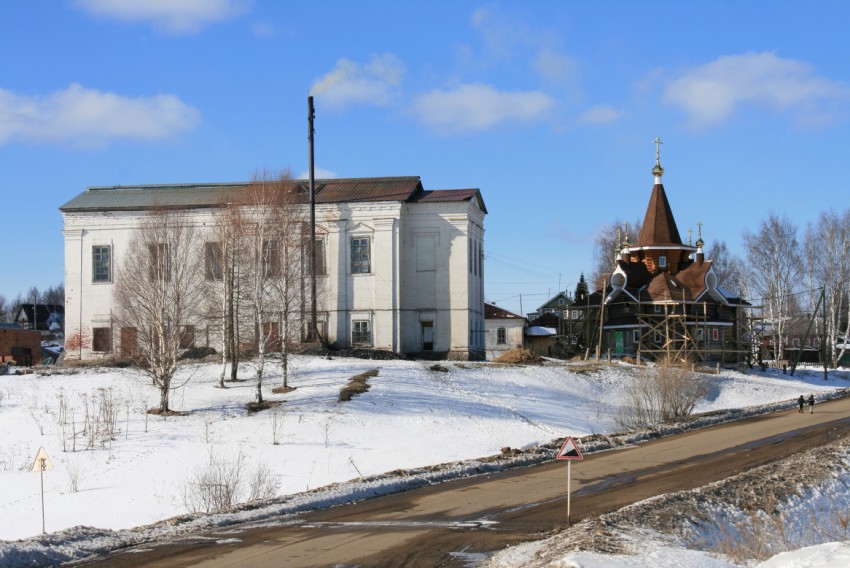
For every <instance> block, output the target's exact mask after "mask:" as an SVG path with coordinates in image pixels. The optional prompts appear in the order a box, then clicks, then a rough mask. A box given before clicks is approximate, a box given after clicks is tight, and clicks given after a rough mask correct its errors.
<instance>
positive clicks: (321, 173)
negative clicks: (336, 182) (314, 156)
mask: <svg viewBox="0 0 850 568" xmlns="http://www.w3.org/2000/svg"><path fill="white" fill-rule="evenodd" d="M313 175H314V176H316V177H315V179H336V178H338V177H339V176H338V175H336V173H334V172H332V171H330V170H323V169H322V168H316V167H314V168H313ZM309 178H310V170H305V171H303V172H301V174H300V175H299V176H298V179H309Z"/></svg>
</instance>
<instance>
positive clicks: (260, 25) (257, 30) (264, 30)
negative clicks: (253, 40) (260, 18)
mask: <svg viewBox="0 0 850 568" xmlns="http://www.w3.org/2000/svg"><path fill="white" fill-rule="evenodd" d="M251 33H252V34H254V35H255V36H256V37H260V38H266V39H267V38H271V37H274V36H276V35H277V29H276V28H275V27H274V26H273V25H271V24H269V23H268V22H254V23H253V24H251Z"/></svg>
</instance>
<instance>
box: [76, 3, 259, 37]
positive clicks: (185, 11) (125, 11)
mask: <svg viewBox="0 0 850 568" xmlns="http://www.w3.org/2000/svg"><path fill="white" fill-rule="evenodd" d="M76 4H77V5H78V6H79V7H80V8H82V9H83V10H85V11H87V12H89V13H90V14H93V15H95V16H99V17H104V18H113V19H116V20H120V21H122V22H149V23H151V24H153V25H154V26H155V27H156V28H158V29H160V30H162V31H164V32H166V33H172V34H186V33H197V32H199V31H201V30H202V29H203V28H205V27H207V26H208V25H210V24H214V23H216V22H221V21H224V20H227V19H229V18H233V17H235V16H238V15H240V14H242V13H243V12H245V11H246V10H247V8H248V4H249V0H76Z"/></svg>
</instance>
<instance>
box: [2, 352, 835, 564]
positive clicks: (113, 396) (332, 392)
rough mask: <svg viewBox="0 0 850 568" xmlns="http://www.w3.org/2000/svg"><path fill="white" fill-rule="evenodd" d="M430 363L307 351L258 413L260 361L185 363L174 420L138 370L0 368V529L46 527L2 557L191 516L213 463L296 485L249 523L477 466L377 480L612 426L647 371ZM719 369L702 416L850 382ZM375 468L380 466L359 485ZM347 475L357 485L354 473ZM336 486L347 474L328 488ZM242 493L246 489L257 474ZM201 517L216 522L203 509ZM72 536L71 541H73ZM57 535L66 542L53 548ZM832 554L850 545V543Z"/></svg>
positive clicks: (14, 560)
mask: <svg viewBox="0 0 850 568" xmlns="http://www.w3.org/2000/svg"><path fill="white" fill-rule="evenodd" d="M432 364H433V363H427V362H416V361H369V360H361V359H343V358H334V359H327V358H323V357H297V358H296V359H295V363H294V368H295V372H294V375H293V376H291V378H290V385H291V386H294V387H297V388H296V390H294V391H292V392H290V393H287V394H285V395H275V394H272V393H271V388H272V387H274V386H277V385H278V384H279V381H280V376H279V375H272V376H271V377H270V378H268V377H267V380H266V385H267V387H268V392H267V393H266V396H267V398H268V399H270V400H279V401H283V402H282V404H281V405H280V406H279V407H278V408H277V409H275V410H267V411H263V412H258V413H255V414H248V412H247V411H246V408H245V405H246V403H248V402H250V401H251V400H252V395H253V387H254V385H253V382H252V381H251V380H250V377H251V376H252V375H253V371H252V369H251V367H250V365H246V366H245V368H244V369H241V376H243V377H245V378H246V379H249V380H246V381H245V382H240V383H228V386H229V388H227V389H219V388H216V386H215V385H216V384H217V376H218V371H219V369H218V366H216V365H213V364H201V365H196V366H191V367H190V366H187V367H185V368H183V369H182V371H181V377H180V379H179V380H178V381H177V384H180V383H182V382H184V381H187V382H186V385H185V387H183V388H180V389H179V390H177V391H176V392H175V393H174V396H173V400H172V408H173V409H175V410H181V411H185V412H186V413H187V414H186V415H185V416H177V417H169V418H160V417H158V416H153V415H148V414H147V413H146V412H145V410H146V409H147V408H150V407H153V406H156V404H157V401H158V391H157V390H156V389H155V388H154V387H153V386H151V385H150V383H149V381H148V380H147V379H145V378H144V377H143V376H142V375H140V374H138V373H136V372H134V371H132V370H118V369H97V368H94V369H78V370H74V371H71V372H69V373H67V374H66V373H62V374H59V373H54V374H52V375H22V376H2V377H0V433H2V440H3V441H2V445H0V539H3V540H5V541H15V540H18V539H28V538H29V537H36V538H32V539H30V540H25V541H23V542H3V540H0V566H11V565H19V564H22V563H25V562H30V563H31V564H29V565H37V564H39V563H41V564H45V563H51V562H54V563H55V562H57V561H58V560H61V559H63V558H64V559H68V558H73V557H78V556H79V555H80V554H82V553H81V552H80V550H82V549H85V548H86V547H85V546H81V545H80V542H81V541H82V540H84V539H85V538H86V537H85V535H86V534H91V535H96V536H97V539H100V540H102V541H103V544H101V545H96V546H89V547H88V548H87V549H88V550H102V549H105V548H108V547H109V546H112V545H114V544H110V543H109V542H110V538H111V537H110V534H111V533H110V532H109V531H98V530H94V529H73V528H72V527H79V526H84V527H96V528H97V529H111V530H117V529H128V528H131V527H138V526H139V525H150V524H151V523H156V522H157V521H161V520H163V519H167V518H170V517H173V516H176V515H182V514H184V513H187V512H188V508H187V501H192V499H191V487H192V482H193V480H194V479H195V478H196V477H197V475H198V474H199V473H200V472H202V471H203V470H205V469H206V468H207V466H208V465H209V463H210V462H211V461H214V462H216V463H218V464H234V463H236V462H240V463H241V464H242V475H241V477H242V478H244V479H246V480H248V479H251V478H252V477H253V476H254V475H255V474H257V473H258V472H259V473H260V474H262V473H263V472H267V473H271V474H272V476H273V478H274V479H275V480H276V483H277V486H276V490H275V493H276V495H277V496H279V497H283V496H292V497H289V498H287V499H278V501H277V503H278V504H277V505H276V506H277V507H278V508H277V509H274V508H272V509H271V510H269V509H265V510H264V509H259V510H255V512H253V513H252V512H250V511H243V512H240V513H239V514H238V515H241V516H239V519H242V520H246V519H250V518H257V517H258V516H260V517H261V516H263V515H271V514H275V512H286V511H292V510H297V506H298V503H307V502H312V503H331V502H337V501H340V500H344V499H346V498H350V496H351V495H359V494H362V492H363V491H364V489H363V488H364V487H368V488H369V489H368V492H372V493H378V492H385V491H389V490H392V489H394V488H398V487H400V486H401V485H400V484H402V483H423V482H428V480H433V479H440V478H446V477H451V476H452V475H459V474H464V473H466V472H468V471H469V470H470V469H474V467H473V468H466V467H464V466H463V465H462V464H460V465H457V464H456V465H453V466H448V467H444V468H428V469H427V471H428V472H429V473H427V474H423V475H422V476H420V477H419V478H417V479H418V480H419V481H416V480H414V477H415V476H407V477H406V478H405V479H406V481H400V480H399V479H398V476H395V477H393V476H390V477H388V478H381V477H380V474H382V473H385V472H391V471H393V470H398V469H405V470H410V469H414V468H426V467H427V466H432V465H435V464H445V463H447V462H459V461H463V460H473V459H475V458H480V457H483V456H490V455H494V454H499V453H500V450H501V449H502V448H505V447H511V448H528V447H531V446H536V445H538V444H543V443H549V442H552V441H553V440H555V439H557V438H562V437H564V436H567V435H570V436H573V437H581V436H586V435H589V434H595V433H610V432H615V431H616V430H617V427H616V424H615V421H614V416H615V415H616V413H617V411H618V408H619V406H618V405H619V402H620V393H622V390H623V386H624V384H625V383H626V382H627V381H629V380H630V377H632V376H633V373H634V372H635V369H634V368H633V367H630V366H625V365H616V364H614V365H587V364H555V363H548V364H547V365H544V366H499V365H492V364H475V363H464V364H455V363H446V364H444V365H445V367H447V368H448V372H439V371H433V370H430V369H429V367H430V366H431V365H432ZM267 369H268V367H267ZM372 369H377V370H378V371H379V372H378V375H377V376H375V377H372V378H371V379H369V384H370V386H371V389H370V390H369V391H368V392H366V393H364V394H362V395H359V396H357V397H355V398H354V399H353V400H351V401H349V402H338V401H337V397H338V394H339V391H340V389H341V388H342V387H343V386H344V385H346V383H347V382H348V380H349V379H350V378H351V377H353V376H354V375H357V374H359V373H362V372H365V371H369V370H372ZM708 377H709V380H710V381H711V389H710V393H709V396H708V397H707V399H706V400H704V401H703V402H701V403H700V404H699V405H698V407H697V408H696V412H706V411H711V410H718V409H729V408H742V407H747V406H755V405H763V404H768V403H774V402H783V401H790V400H791V399H795V398H796V397H798V396H799V395H800V394H806V395H808V394H809V393H814V394H815V396H816V397H823V396H826V395H827V394H829V393H831V392H833V391H835V390H836V389H838V388H846V387H847V386H850V375H848V374H847V373H843V372H842V373H832V374H831V375H830V378H829V380H828V381H824V379H823V373H822V371H798V372H797V376H795V377H790V376H787V375H783V374H782V373H781V372H775V371H768V372H767V373H761V372H759V371H757V370H754V371H749V372H748V373H746V374H743V373H737V372H730V371H724V372H722V373H721V374H719V375H708ZM98 429H99V430H100V433H98ZM110 433H111V436H110V435H109V434H110ZM275 442H277V443H275ZM40 447H43V448H44V449H45V451H46V452H47V454H48V455H49V457H50V459H51V461H52V463H53V466H54V469H53V470H51V471H47V472H45V473H44V497H45V517H46V521H45V522H46V530H47V532H48V533H56V532H57V531H64V532H60V533H58V534H53V535H52V536H50V537H49V538H48V537H40V536H37V535H40V533H41V522H42V521H41V503H40V485H39V482H40V476H39V474H37V473H32V472H31V471H30V470H31V469H32V465H33V460H34V458H35V455H36V453H37V452H38V450H39V448H40ZM373 476H378V477H375V478H373V479H370V480H369V481H368V483H364V482H360V481H358V480H362V479H363V478H371V477H373ZM429 476H430V477H429ZM380 479H384V481H379V480H380ZM387 480H389V481H387ZM423 480H424V481H423ZM347 481H354V482H353V483H348V484H345V483H342V482H347ZM331 484H337V485H333V486H332V487H331V488H330V489H328V490H324V491H316V489H317V488H321V487H324V486H328V485H331ZM243 491H244V494H243V496H244V497H245V498H247V493H248V487H247V483H246V484H245V486H244V487H243ZM305 492H309V493H307V494H306V495H298V496H297V497H296V496H295V494H304V493H305ZM188 505H191V503H189V504H188ZM251 515H254V517H252V516H251ZM232 518H233V517H231V519H232ZM196 522H197V523H210V522H215V521H211V520H210V518H209V517H207V516H204V518H203V520H202V519H200V518H199V519H196ZM154 526H155V527H156V528H153V529H151V528H148V529H147V531H148V532H147V533H145V534H148V535H151V534H166V533H167V529H165V528H163V524H160V525H154ZM194 526H195V527H197V526H199V525H194ZM136 532H137V533H138V532H139V531H136ZM123 534H124V536H123V537H115V538H116V539H117V540H120V542H123V543H126V542H131V541H132V540H133V538H144V537H129V536H127V534H129V533H123ZM93 539H94V537H93ZM97 539H94V540H97ZM63 541H69V542H70V541H73V542H74V544H67V543H66V546H65V548H63V546H62V544H63ZM48 544H50V547H51V548H52V549H54V552H56V551H59V552H56V554H54V555H53V556H51V555H49V554H46V553H45V552H44V550H45V549H46V547H47V546H48ZM654 550H657V551H663V550H665V549H664V548H663V547H658V548H656V549H654ZM673 550H675V552H674V551H673ZM842 551H843V552H842ZM833 552H834V553H835V554H838V555H840V554H847V549H846V547H845V548H843V549H842V548H837V549H836V551H833ZM659 553H660V552H659ZM511 554H522V553H521V552H520V551H512V552H511ZM666 554H667V555H668V557H669V558H671V561H670V563H668V564H666V565H671V566H672V565H682V564H681V562H679V563H678V564H677V563H676V561H674V560H672V559H673V558H674V557H675V555H676V554H683V555H685V554H692V551H686V550H685V549H684V548H682V549H678V548H676V549H670V550H668V552H666ZM693 554H696V553H693ZM588 558H593V555H592V554H589V556H588ZM624 558H625V559H620V558H619V557H617V560H615V559H614V557H608V556H599V559H597V560H589V559H585V558H584V557H575V558H573V559H572V560H569V562H572V564H570V563H569V562H567V563H566V564H563V566H572V565H575V566H639V565H645V564H644V563H643V562H637V561H635V563H632V564H630V563H628V562H629V560H628V557H624ZM510 562H513V564H499V565H500V566H502V565H522V564H523V561H522V560H521V559H516V558H515V559H514V560H511V561H510ZM565 562H566V560H565ZM616 562H625V563H620V564H617V563H616ZM653 562H655V561H653ZM718 562H720V561H718ZM795 562H796V561H795ZM686 563H687V564H689V565H696V564H692V563H691V562H690V561H687V562H686ZM657 565H664V564H663V563H660V562H659V563H657ZM700 565H704V566H711V565H718V566H728V565H730V564H727V563H721V564H700ZM802 565H803V564H787V566H802ZM780 566H786V565H785V564H781V565H780Z"/></svg>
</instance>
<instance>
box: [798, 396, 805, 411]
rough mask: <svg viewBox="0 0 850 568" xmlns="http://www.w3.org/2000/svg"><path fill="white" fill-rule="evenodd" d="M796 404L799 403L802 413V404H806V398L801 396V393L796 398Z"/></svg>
mask: <svg viewBox="0 0 850 568" xmlns="http://www.w3.org/2000/svg"><path fill="white" fill-rule="evenodd" d="M797 404H799V405H800V414H802V413H803V406H804V405H805V404H806V399H805V398H804V397H803V395H800V398H798V399H797Z"/></svg>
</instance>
